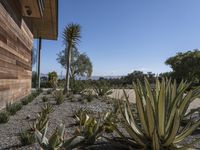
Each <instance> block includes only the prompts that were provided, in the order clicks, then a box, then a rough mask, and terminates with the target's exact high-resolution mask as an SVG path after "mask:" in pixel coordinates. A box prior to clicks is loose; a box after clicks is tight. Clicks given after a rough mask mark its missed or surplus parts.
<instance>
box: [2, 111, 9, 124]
mask: <svg viewBox="0 0 200 150" xmlns="http://www.w3.org/2000/svg"><path fill="white" fill-rule="evenodd" d="M9 118H10V115H9V113H8V112H1V113H0V123H7V122H8V121H9Z"/></svg>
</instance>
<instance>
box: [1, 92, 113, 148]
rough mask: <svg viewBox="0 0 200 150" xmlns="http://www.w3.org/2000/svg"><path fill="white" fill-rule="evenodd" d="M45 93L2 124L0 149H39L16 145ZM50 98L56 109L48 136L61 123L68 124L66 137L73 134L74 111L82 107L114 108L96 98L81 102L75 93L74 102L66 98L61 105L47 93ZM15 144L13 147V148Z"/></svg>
mask: <svg viewBox="0 0 200 150" xmlns="http://www.w3.org/2000/svg"><path fill="white" fill-rule="evenodd" d="M43 96H44V93H43V94H40V95H39V96H38V97H37V98H36V99H35V100H34V101H32V102H31V103H29V104H28V105H25V106H23V107H22V109H21V110H20V111H18V112H17V113H16V114H15V115H14V116H11V117H10V120H9V122H8V123H6V124H0V150H3V149H10V150H14V149H18V150H38V149H39V148H38V145H37V144H34V145H31V146H24V147H18V148H17V147H16V146H17V145H20V141H19V133H20V131H21V130H25V129H28V128H29V123H28V120H27V119H26V118H27V116H28V115H30V120H31V119H34V118H35V116H36V114H37V112H39V111H40V107H41V106H42V104H43V103H44V102H42V97H43ZM45 96H47V97H48V98H49V101H50V103H52V104H54V105H53V109H54V111H53V112H52V113H51V114H50V115H49V118H50V120H49V130H48V134H47V136H49V135H51V133H52V131H53V130H54V129H55V128H56V127H57V126H58V125H59V124H60V123H64V124H65V125H66V138H69V137H71V136H72V134H73V132H74V129H75V127H74V126H73V127H71V124H73V123H75V122H74V119H73V118H72V115H73V112H74V111H75V110H78V109H80V108H83V109H84V108H85V109H87V110H90V111H92V112H94V113H95V112H96V113H97V112H106V111H108V110H110V109H111V108H112V105H111V104H108V103H107V102H103V101H100V100H94V101H92V102H90V103H82V102H79V98H80V96H79V95H75V97H74V99H73V102H71V101H70V100H65V101H64V103H62V104H61V105H55V102H54V99H53V98H52V96H51V95H45ZM12 146H13V148H12Z"/></svg>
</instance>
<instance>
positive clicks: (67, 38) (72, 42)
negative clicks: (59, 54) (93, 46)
mask: <svg viewBox="0 0 200 150" xmlns="http://www.w3.org/2000/svg"><path fill="white" fill-rule="evenodd" d="M80 30H81V27H80V25H79V24H74V23H71V24H69V25H67V26H66V27H65V29H64V31H63V41H64V44H65V56H66V64H67V71H66V81H65V87H64V94H67V93H68V92H69V82H70V75H69V74H70V63H71V54H72V49H73V48H76V45H77V44H78V42H80V38H81V35H80Z"/></svg>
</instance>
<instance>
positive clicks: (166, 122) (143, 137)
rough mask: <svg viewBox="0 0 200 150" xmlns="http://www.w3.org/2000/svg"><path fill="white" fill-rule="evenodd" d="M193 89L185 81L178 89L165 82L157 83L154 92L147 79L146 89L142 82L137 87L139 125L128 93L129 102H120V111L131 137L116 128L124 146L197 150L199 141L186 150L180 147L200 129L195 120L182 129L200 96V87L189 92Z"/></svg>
mask: <svg viewBox="0 0 200 150" xmlns="http://www.w3.org/2000/svg"><path fill="white" fill-rule="evenodd" d="M189 85H190V84H189V83H187V82H183V81H182V82H181V83H180V84H179V85H177V84H176V81H174V82H173V83H172V82H171V80H167V79H162V82H160V81H159V80H158V79H157V80H156V87H155V89H151V87H150V84H149V82H148V81H147V79H145V85H144V86H143V85H142V84H141V82H140V81H137V83H134V90H135V95H136V106H137V111H138V114H139V121H140V122H139V123H138V122H137V121H136V119H135V117H134V114H133V112H132V110H131V108H130V102H129V100H128V96H127V95H126V93H125V92H124V94H125V97H126V101H125V102H123V101H119V107H120V114H121V116H122V122H121V123H122V125H123V127H124V129H125V130H126V131H127V134H128V135H129V136H128V137H127V136H126V135H124V133H123V132H121V131H120V130H119V129H118V128H117V126H116V125H115V124H114V127H115V130H116V131H117V132H118V134H119V135H120V136H121V137H122V138H121V140H122V141H123V142H122V143H124V144H125V145H126V144H127V145H128V146H130V147H132V148H138V149H145V150H147V149H152V150H160V149H178V148H180V149H181V148H182V149H186V148H188V147H191V146H193V144H194V143H195V142H197V141H198V140H195V141H194V142H192V143H191V144H189V145H184V146H182V147H180V146H179V145H178V144H179V143H180V142H181V141H183V140H184V139H185V138H186V137H187V136H189V135H190V134H191V133H192V132H193V131H194V130H195V129H196V128H197V127H198V126H199V125H200V120H197V121H196V122H193V121H192V120H191V121H189V122H188V123H187V125H186V126H185V127H184V128H181V126H180V123H181V120H182V119H183V117H184V114H185V113H186V111H187V109H188V106H189V104H190V102H192V101H193V100H194V99H196V98H198V97H199V96H200V88H199V87H198V88H196V89H194V90H192V91H188V92H187V91H186V90H187V88H188V87H189ZM122 105H124V107H122Z"/></svg>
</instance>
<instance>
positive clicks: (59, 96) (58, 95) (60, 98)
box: [53, 90, 64, 105]
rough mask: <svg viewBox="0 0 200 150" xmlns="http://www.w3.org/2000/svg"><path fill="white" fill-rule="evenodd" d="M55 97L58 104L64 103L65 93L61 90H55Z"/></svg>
mask: <svg viewBox="0 0 200 150" xmlns="http://www.w3.org/2000/svg"><path fill="white" fill-rule="evenodd" d="M53 97H54V98H55V101H56V104H58V105H60V104H62V103H63V101H64V95H63V92H62V91H61V90H60V91H58V90H55V91H54V92H53Z"/></svg>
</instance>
